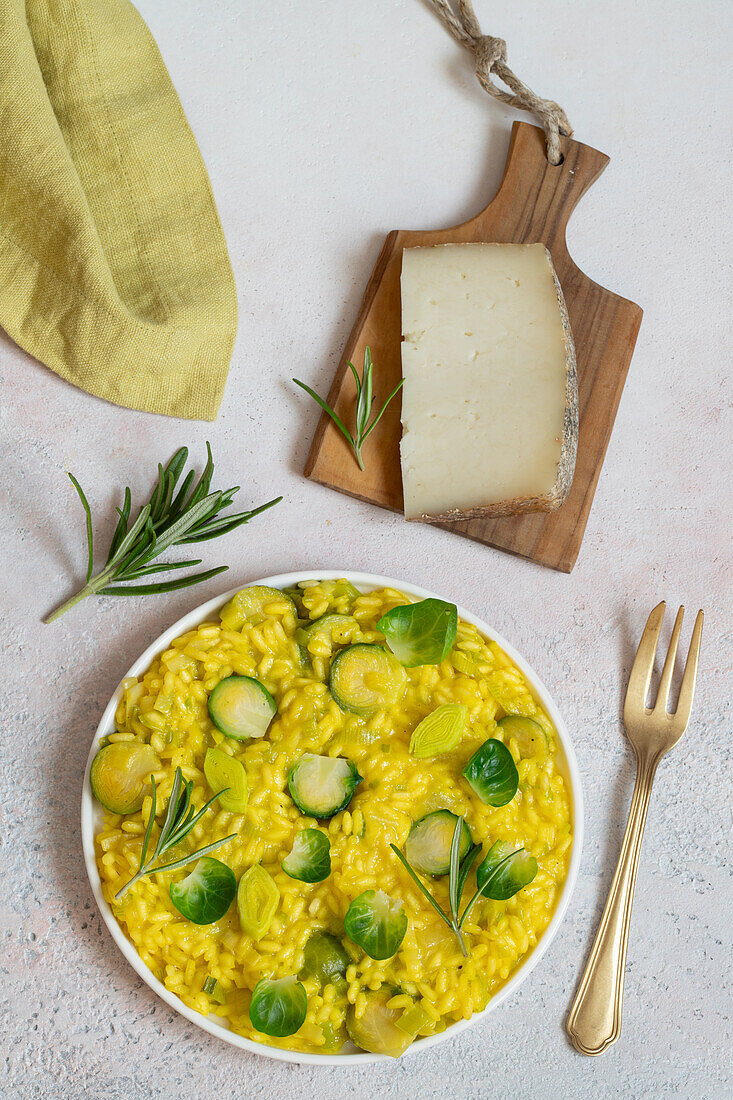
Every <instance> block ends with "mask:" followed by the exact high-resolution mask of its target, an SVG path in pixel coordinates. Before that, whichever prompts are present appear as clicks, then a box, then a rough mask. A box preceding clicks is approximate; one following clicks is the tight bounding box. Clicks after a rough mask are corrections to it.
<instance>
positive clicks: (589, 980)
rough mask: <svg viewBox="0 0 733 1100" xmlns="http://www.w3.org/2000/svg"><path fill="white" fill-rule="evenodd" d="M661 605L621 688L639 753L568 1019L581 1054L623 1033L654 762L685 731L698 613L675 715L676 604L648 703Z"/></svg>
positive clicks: (628, 725) (693, 677)
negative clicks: (604, 896) (612, 867)
mask: <svg viewBox="0 0 733 1100" xmlns="http://www.w3.org/2000/svg"><path fill="white" fill-rule="evenodd" d="M664 608H665V604H664V601H662V603H660V604H659V605H658V606H657V607H655V608H654V610H653V611H652V613H651V615H650V616H649V619H648V621H647V624H646V626H645V628H644V633H643V634H642V636H641V641H640V642H639V648H638V650H637V651H636V657H635V659H634V664H633V667H632V669H631V676H630V677H629V686H628V688H627V689H626V701H625V702H624V725H625V726H626V733H627V735H628V738H629V741H630V742H631V744H632V746H633V749H634V752H635V753H636V784H635V785H634V795H633V798H632V800H631V809H630V811H629V820H628V822H627V824H626V832H625V833H624V839H623V844H622V845H621V854H620V855H619V860H618V864H617V866H616V873H615V874H614V876H613V882H612V883H611V889H610V891H609V895H608V901H607V902H606V907H605V909H604V910H603V916H602V917H601V923H600V925H599V927H598V932H597V933H596V938H595V940H594V942H593V947H592V949H591V953H590V956H589V958H588V963H587V965H586V968H585V973H584V974H583V977H582V979H581V982H580V985H579V986H578V991H577V993H576V994H575V1000H574V1001H573V1004H572V1007H571V1009H570V1014H569V1016H568V1020H567V1030H568V1034H569V1035H570V1038H571V1039H572V1041H573V1045H574V1046H575V1048H576V1050H579V1051H580V1052H581V1053H582V1054H602V1053H603V1051H604V1050H606V1048H607V1047H609V1046H610V1045H611V1043H615V1042H616V1040H617V1039H618V1037H619V1035H620V1034H621V1009H622V1006H623V997H624V969H625V965H626V946H627V944H628V940H629V925H630V923H631V905H632V903H633V900H634V883H635V881H636V872H637V869H638V867H639V855H640V853H641V842H642V839H643V837H644V824H645V822H646V814H647V810H648V809H649V799H650V798H651V793H652V783H653V781H654V775H655V773H656V770H657V765H658V764H659V761H660V760H661V759H662V757H663V756H664V755H665V753H668V752H669V750H670V749H672V748H674V746H675V745H676V744H677V742H678V741H679V739H680V738H681V737H682V734H683V733H684V732H685V730H686V729H687V723H688V721H689V719H690V711H691V710H692V700H693V696H694V694H695V680H696V678H697V664H698V659H699V656H700V639H701V637H702V623H703V613H702V611H698V613H697V619H696V620H695V627H694V630H693V631H692V638H691V640H690V649H689V651H688V654H687V663H686V666H685V671H684V675H683V677H682V684H681V686H680V693H679V699H678V701H677V710H676V711H675V712H674V714H670V713H669V712H668V710H667V707H668V704H669V689H670V685H671V683H672V673H673V671H674V664H675V657H676V656H677V646H678V643H679V639H680V629H681V627H682V617H683V615H684V611H685V609H684V607H681V608H680V609H679V611H678V612H677V618H676V619H675V624H674V628H673V630H672V637H671V638H670V642H669V649H668V650H667V657H666V660H665V662H664V668H663V670H662V678H661V680H660V681H659V691H658V692H657V701H656V704H655V706H654V708H653V709H650V708H649V707H647V705H646V697H647V693H648V691H649V684H650V682H651V678H652V671H653V669H654V658H655V656H656V652H657V644H658V642H659V633H660V631H661V629H662V620H663V619H664Z"/></svg>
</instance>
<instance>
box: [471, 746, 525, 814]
mask: <svg viewBox="0 0 733 1100" xmlns="http://www.w3.org/2000/svg"><path fill="white" fill-rule="evenodd" d="M462 774H463V776H464V778H465V779H466V780H468V782H469V784H470V785H471V787H473V789H474V791H475V792H476V794H477V795H478V796H479V798H480V799H481V801H482V802H485V803H486V804H487V805H489V806H506V804H507V802H511V800H512V799H513V798H514V795H515V794H516V793H517V787H518V786H519V772H518V771H517V766H516V764H515V763H514V759H513V757H512V754H511V753H510V752H509V749H508V748H507V747H506V745H505V744H504V743H503V742H502V741H497V740H496V738H493V737H491V738H489V740H488V741H484V743H483V745H482V746H481V748H480V749H477V751H476V752H475V753H474V754H473V756H472V757H471V759H470V760H469V761H468V763H467V764H466V766H465V768H464V769H463V773H462Z"/></svg>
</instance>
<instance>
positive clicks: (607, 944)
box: [566, 760, 658, 1055]
mask: <svg viewBox="0 0 733 1100" xmlns="http://www.w3.org/2000/svg"><path fill="white" fill-rule="evenodd" d="M657 763H658V761H657V760H644V761H640V762H639V765H638V769H637V773H636V783H635V785H634V795H633V798H632V799H631V809H630V810H629V820H628V822H627V823H626V832H625V833H624V839H623V844H622V845H621V853H620V855H619V860H618V864H617V866H616V871H615V874H614V876H613V881H612V883H611V889H610V891H609V895H608V900H607V902H606V907H605V909H604V910H603V916H602V917H601V923H600V925H599V926H598V931H597V933H596V938H595V940H594V941H593V947H592V949H591V953H590V956H589V957H588V963H587V965H586V968H585V972H584V974H583V977H582V979H581V981H580V985H579V986H578V991H577V993H576V994H575V1000H574V1001H573V1004H572V1006H571V1009H570V1014H569V1016H568V1020H567V1025H566V1026H567V1030H568V1034H569V1036H570V1038H571V1039H572V1041H573V1045H574V1047H575V1048H576V1050H579V1051H580V1052H581V1054H591V1055H595V1054H602V1053H603V1051H604V1050H606V1048H607V1047H609V1046H610V1045H611V1043H615V1042H616V1040H617V1039H618V1037H619V1035H620V1034H621V1010H622V1006H623V999H624V970H625V966H626V946H627V944H628V940H629V925H630V924H631V906H632V903H633V900H634V884H635V882H636V872H637V869H638V867H639V855H640V854H641V842H642V840H643V838H644V825H645V823H646V815H647V810H648V809H649V799H650V798H651V793H652V783H653V781H654V774H655V772H656V770H657Z"/></svg>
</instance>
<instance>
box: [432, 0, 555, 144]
mask: <svg viewBox="0 0 733 1100" xmlns="http://www.w3.org/2000/svg"><path fill="white" fill-rule="evenodd" d="M428 3H429V4H430V6H431V7H432V8H433V10H434V11H435V13H436V15H437V16H438V17H439V18H440V19H441V20H442V22H443V23H444V24H445V26H446V27H447V29H448V30H449V31H450V33H451V34H452V35H453V37H454V38H455V39H457V41H458V42H460V43H461V45H463V46H465V47H466V48H467V49H469V50H471V51H472V52H473V55H474V58H475V61H476V77H477V79H478V82H479V84H480V85H481V87H482V88H483V89H484V91H485V92H488V94H489V95H491V96H493V97H494V99H499V100H501V102H502V103H507V104H508V105H509V106H510V107H519V108H520V109H521V110H523V111H531V112H532V113H533V114H535V115H537V117H538V118H539V120H540V121H541V123H542V125H543V127H544V130H545V137H546V139H547V159H548V160H549V162H550V164H562V159H563V156H562V150H561V148H560V135H561V134H562V136H563V137H570V135H571V134H572V132H573V128H572V126H571V125H570V123H569V122H568V117H567V115H566V114H565V112H564V111H563V109H562V107H561V106H560V105H559V104H558V103H555V102H554V100H552V99H543V98H542V96H538V95H537V94H536V93H535V92H533V91H532V89H531V88H528V87H527V85H526V84H524V83H523V82H522V81H521V80H520V79H519V77H518V76H517V75H516V74H515V73H513V72H512V70H511V69H510V68H509V66H508V65H507V60H506V57H507V54H506V42H505V41H504V39H503V38H494V37H493V36H492V35H490V34H482V33H481V27H480V26H479V21H478V19H477V18H476V13H475V12H474V10H473V4H472V2H471V0H455V10H453V8H452V7H451V5H450V4H449V2H448V0H428ZM492 76H498V78H499V79H500V80H501V81H503V83H504V84H506V86H507V87H508V88H510V89H511V93H510V92H505V91H504V89H503V88H500V87H499V86H498V85H497V84H495V83H494V81H493V80H492V79H491V78H492Z"/></svg>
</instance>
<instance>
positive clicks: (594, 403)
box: [305, 122, 642, 573]
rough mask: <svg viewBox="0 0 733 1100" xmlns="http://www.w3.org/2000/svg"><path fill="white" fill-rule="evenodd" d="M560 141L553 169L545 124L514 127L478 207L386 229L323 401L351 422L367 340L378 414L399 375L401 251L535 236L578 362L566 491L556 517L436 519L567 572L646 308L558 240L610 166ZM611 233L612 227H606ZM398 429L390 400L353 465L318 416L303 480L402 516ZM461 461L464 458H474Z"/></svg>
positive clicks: (396, 406)
mask: <svg viewBox="0 0 733 1100" xmlns="http://www.w3.org/2000/svg"><path fill="white" fill-rule="evenodd" d="M561 140H562V147H563V154H564V160H563V162H562V164H559V165H556V166H555V165H552V164H550V163H549V162H548V160H547V157H546V155H545V137H544V133H543V131H542V130H540V129H538V128H537V127H535V126H530V125H529V124H528V123H526V122H515V123H514V127H513V129H512V139H511V144H510V146H509V155H508V158H507V166H506V171H505V173H504V179H503V180H502V183H501V186H500V188H499V190H498V192H497V194H496V197H495V198H494V199H493V200H492V202H491V203H490V204H489V205H488V206H487V207H486V209H485V210H482V211H481V213H480V214H478V215H477V216H476V217H475V218H471V219H470V220H469V221H467V222H464V223H463V224H462V225H458V226H454V227H452V228H450V229H441V230H435V231H429V232H421V231H406V230H395V231H393V232H392V233H390V234H389V236H388V237H387V239H386V241H385V242H384V247H383V248H382V251H381V253H380V255H379V259H378V260H377V264H376V267H375V268H374V271H373V272H372V276H371V279H370V280H369V285H368V286H367V289H366V293H365V295H364V299H363V301H362V304H361V308H360V310H359V314H358V316H357V319H356V323H355V325H354V328H353V330H352V332H351V335H350V337H349V339H348V341H347V344H346V347H345V349H344V354H343V358H342V359H341V362H340V364H339V368H338V371H337V373H336V377H335V379H334V382H333V385H332V386H331V390H330V392H329V395H328V401H329V404H330V405H331V407H332V408H334V409H335V410H336V412H337V413H338V414H339V416H340V417H341V419H342V420H344V421H345V422H346V424H348V425H353V423H354V399H355V393H354V381H353V378H352V377H351V374H350V372H349V371H348V368H347V362H348V360H349V359H350V360H351V361H352V362H353V363H355V364H356V366H357V367H358V369H359V371H360V372H361V367H362V364H363V361H364V348H365V347H366V346H367V345H369V347H370V348H371V351H372V358H373V360H374V364H375V365H374V394H375V401H374V408H375V409H378V408H380V406H381V404H382V402H383V401H384V400H385V398H386V396H387V394H389V393H390V391H391V390H392V389H393V388H394V387H395V386H396V385H397V382H398V381H399V379H400V376H401V373H402V367H401V350H400V344H401V340H402V325H401V300H400V271H401V266H402V249H403V248H410V247H414V246H416V245H431V244H446V243H452V242H465V241H472V242H473V241H487V242H491V241H493V242H500V243H510V242H514V243H522V242H539V241H541V242H542V243H543V244H545V245H546V246H547V248H548V249H549V250H550V253H551V255H552V259H553V263H554V265H555V270H556V271H557V274H558V278H559V280H560V284H561V286H562V288H563V291H564V294H565V300H566V302H567V306H568V312H569V314H570V324H571V326H572V330H573V336H574V338H575V348H576V354H577V360H578V387H579V399H580V434H579V440H578V457H577V462H576V466H575V477H574V480H573V485H572V488H571V490H570V493H569V495H568V497H567V499H566V500H565V503H564V504H563V505H562V507H561V508H559V509H558V510H557V511H556V512H544V513H541V512H538V513H534V514H532V515H525V516H508V517H505V518H501V519H474V520H468V521H466V522H460V523H454V522H451V523H439V524H437V525H436V526H439V527H444V528H446V529H447V530H450V531H455V532H456V534H459V535H465V536H466V537H467V538H470V539H475V540H477V541H478V542H483V543H486V544H487V545H489V546H495V547H498V548H499V549H500V550H506V551H508V552H509V553H511V554H518V555H520V556H521V557H524V558H529V559H530V560H531V561H535V562H538V563H539V564H541V565H548V566H550V567H551V568H553V569H559V570H561V571H562V572H564V573H569V572H570V571H571V569H572V568H573V565H574V564H575V561H576V558H577V556H578V551H579V550H580V544H581V541H582V539H583V533H584V531H585V525H586V523H587V521H588V514H589V512H590V507H591V504H592V502H593V495H594V493H595V489H596V484H597V482H598V475H599V474H600V472H601V466H602V464H603V458H604V455H605V453H606V448H607V446H608V441H609V438H610V436H611V429H612V428H613V422H614V420H615V418H616V410H617V409H618V404H619V401H620V399H621V391H622V389H623V386H624V382H625V380H626V374H627V371H628V369H629V363H630V362H631V355H632V352H633V350H634V344H635V343H636V337H637V334H638V332H639V325H640V324H641V317H642V311H641V309H640V307H639V306H637V305H636V304H635V303H634V302H629V301H627V300H626V299H625V298H620V297H619V296H618V295H617V294H613V293H612V292H611V291H610V290H604V288H603V287H601V286H598V284H597V283H594V282H593V281H592V280H591V279H589V278H588V277H587V276H586V275H584V274H583V272H582V271H580V270H579V268H577V267H576V265H575V264H574V263H573V261H572V259H571V258H570V254H569V253H568V250H567V245H566V243H565V227H566V225H567V222H568V219H569V217H570V215H571V213H572V211H573V209H574V208H575V205H576V203H577V202H578V201H579V199H580V197H581V195H583V194H584V193H585V192H586V191H587V190H588V188H589V187H590V185H591V184H592V183H593V182H594V181H595V180H596V179H597V178H598V177H599V176H600V174H601V172H602V171H603V169H604V168H605V167H606V165H607V164H608V157H607V156H605V154H603V153H599V152H598V150H597V149H592V148H591V147H590V146H588V145H581V144H580V142H577V141H573V140H572V139H571V138H563V139H561ZM607 231H608V232H609V233H610V232H612V227H611V226H609V227H607ZM401 434H402V429H401V424H400V402H399V400H398V399H397V398H396V399H395V400H394V401H393V402H392V403H391V405H390V407H389V408H388V409H387V412H386V413H385V415H384V417H383V418H382V420H381V421H380V423H379V424H378V425H377V427H376V428H375V429H374V431H373V432H372V434H371V436H370V438H369V440H368V441H367V443H366V444H365V447H364V461H365V463H366V470H364V471H361V470H359V467H358V466H357V464H356V461H355V460H354V457H353V454H352V452H351V451H350V449H349V447H348V444H347V443H346V441H345V440H344V438H343V436H341V434H340V433H339V432H338V430H337V429H336V428H335V427H334V425H333V423H332V422H331V420H330V419H329V418H328V416H327V415H326V414H325V413H323V414H322V415H321V419H320V421H319V423H318V427H317V429H316V434H315V437H314V439H313V445H312V447H311V450H310V454H309V456H308V461H307V463H306V467H305V474H306V477H309V478H312V479H313V480H314V481H317V482H320V484H322V485H328V486H330V488H332V489H338V490H339V491H340V492H342V493H348V494H349V495H350V496H354V497H358V498H359V499H360V500H366V501H371V502H372V503H373V504H379V505H380V506H381V507H383V508H390V509H392V510H394V511H402V477H401V472H400V455H399V443H400V437H401ZM465 459H466V462H467V463H469V462H470V461H471V456H470V455H466V456H465Z"/></svg>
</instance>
